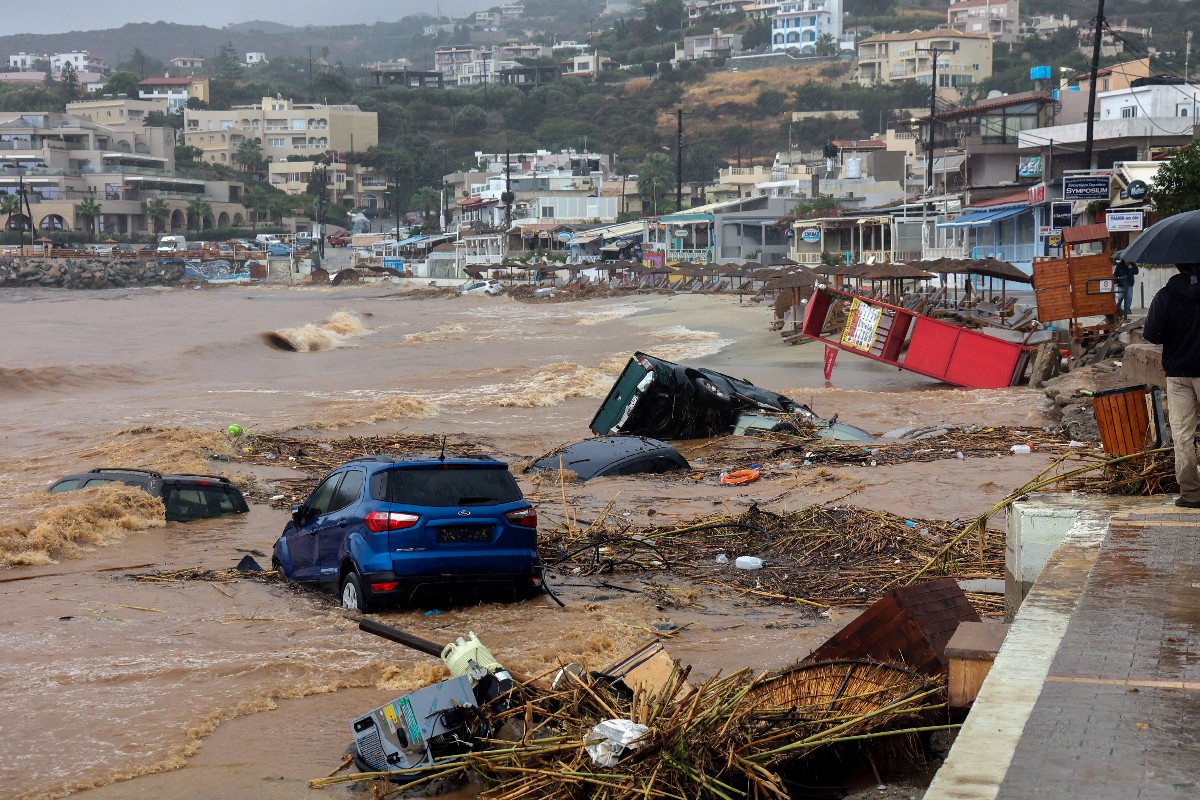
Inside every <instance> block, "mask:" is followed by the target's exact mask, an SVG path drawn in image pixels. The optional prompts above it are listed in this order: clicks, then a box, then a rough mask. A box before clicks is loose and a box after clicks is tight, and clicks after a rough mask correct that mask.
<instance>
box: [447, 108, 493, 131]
mask: <svg viewBox="0 0 1200 800" xmlns="http://www.w3.org/2000/svg"><path fill="white" fill-rule="evenodd" d="M450 124H451V125H452V126H453V128H454V132H455V133H464V132H465V133H472V132H478V131H482V130H484V129H485V128H486V127H487V112H486V111H484V110H483V109H482V108H480V107H479V106H473V105H470V106H463V107H462V108H460V109H459V110H458V111H455V112H454V117H453V119H452V121H451V123H450Z"/></svg>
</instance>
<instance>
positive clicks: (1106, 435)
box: [1092, 384, 1163, 456]
mask: <svg viewBox="0 0 1200 800" xmlns="http://www.w3.org/2000/svg"><path fill="white" fill-rule="evenodd" d="M1092 411H1093V412H1094V413H1095V415H1096V424H1097V426H1099V428H1100V443H1101V444H1102V445H1103V447H1104V452H1106V453H1109V454H1111V455H1116V456H1129V455H1133V454H1134V453H1140V452H1142V451H1143V450H1146V449H1147V448H1151V447H1161V446H1162V419H1163V416H1162V390H1160V389H1159V388H1158V387H1157V386H1146V385H1144V384H1143V385H1142V386H1126V387H1124V388H1122V389H1109V390H1107V391H1103V392H1096V394H1095V395H1093V396H1092Z"/></svg>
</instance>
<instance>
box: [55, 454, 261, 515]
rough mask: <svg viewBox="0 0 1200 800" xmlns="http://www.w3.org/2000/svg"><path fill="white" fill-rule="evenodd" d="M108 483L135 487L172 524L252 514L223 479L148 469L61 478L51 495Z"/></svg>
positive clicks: (107, 470)
mask: <svg viewBox="0 0 1200 800" xmlns="http://www.w3.org/2000/svg"><path fill="white" fill-rule="evenodd" d="M106 483H123V484H125V485H126V486H135V487H137V488H138V489H141V490H142V491H144V492H145V493H146V494H148V495H150V496H151V497H157V498H159V499H160V500H162V501H163V505H164V506H165V507H166V509H167V519H168V520H170V521H172V522H191V521H192V520H197V519H210V518H212V517H226V516H230V515H231V514H245V513H246V512H247V511H249V510H250V508H249V507H248V506H247V505H246V499H245V498H244V497H242V493H241V492H240V491H238V488H237V487H236V486H234V485H233V484H232V483H231V482H230V481H229V479H228V478H225V477H222V476H220V475H190V474H166V475H164V474H163V473H161V472H154V471H153V470H148V469H125V468H119V467H118V468H110V467H100V468H97V469H93V470H90V471H88V472H79V473H76V474H74V475H66V476H64V477H62V478H59V479H58V480H56V481H55V482H54V483H52V484H50V493H51V494H58V493H59V492H69V491H72V490H74V489H87V488H90V487H92V486H103V485H104V484H106Z"/></svg>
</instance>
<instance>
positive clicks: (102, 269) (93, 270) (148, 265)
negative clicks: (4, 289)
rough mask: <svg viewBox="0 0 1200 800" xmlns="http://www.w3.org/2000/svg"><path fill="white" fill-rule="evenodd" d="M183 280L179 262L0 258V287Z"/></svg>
mask: <svg viewBox="0 0 1200 800" xmlns="http://www.w3.org/2000/svg"><path fill="white" fill-rule="evenodd" d="M183 280H184V267H183V264H182V262H166V261H163V262H159V261H156V260H153V259H149V260H147V259H136V260H135V259H99V258H98V259H90V258H89V259H74V258H73V259H65V258H6V259H0V286H45V287H54V288H62V289H113V288H120V287H125V286H176V285H178V284H180V283H182V282H183Z"/></svg>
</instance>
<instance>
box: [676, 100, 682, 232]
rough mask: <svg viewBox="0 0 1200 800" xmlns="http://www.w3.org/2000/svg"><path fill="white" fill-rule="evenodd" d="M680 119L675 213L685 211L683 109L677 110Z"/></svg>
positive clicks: (677, 137) (677, 142) (677, 141)
mask: <svg viewBox="0 0 1200 800" xmlns="http://www.w3.org/2000/svg"><path fill="white" fill-rule="evenodd" d="M675 115H676V116H677V117H678V119H679V123H678V126H677V127H676V134H675V211H676V212H679V211H683V109H682V108H680V109H676V111H675Z"/></svg>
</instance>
